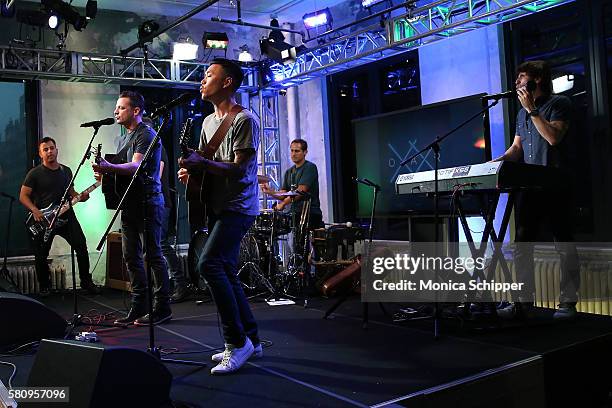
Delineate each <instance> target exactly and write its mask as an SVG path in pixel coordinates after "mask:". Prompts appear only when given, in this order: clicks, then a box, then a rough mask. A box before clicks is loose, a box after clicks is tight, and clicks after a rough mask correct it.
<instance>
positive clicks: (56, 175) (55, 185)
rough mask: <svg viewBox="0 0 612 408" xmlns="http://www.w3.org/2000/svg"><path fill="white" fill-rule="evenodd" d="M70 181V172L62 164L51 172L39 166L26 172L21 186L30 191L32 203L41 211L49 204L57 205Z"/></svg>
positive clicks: (68, 168)
mask: <svg viewBox="0 0 612 408" xmlns="http://www.w3.org/2000/svg"><path fill="white" fill-rule="evenodd" d="M70 180H72V170H70V167H68V166H64V165H63V164H61V165H60V167H59V168H58V169H57V170H52V169H50V168H48V167H46V166H44V165H43V164H39V165H38V166H36V167H34V168H33V169H32V170H30V171H29V172H28V174H27V175H26V177H25V180H24V181H23V185H24V186H26V187H30V188H31V189H32V196H31V198H32V202H33V203H34V204H35V205H36V207H38V209H40V210H42V209H44V208H46V207H48V206H49V205H50V204H59V202H60V200H61V199H62V195H63V194H64V192H65V191H66V188H67V187H68V183H70Z"/></svg>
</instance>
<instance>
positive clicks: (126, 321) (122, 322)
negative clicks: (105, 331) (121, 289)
mask: <svg viewBox="0 0 612 408" xmlns="http://www.w3.org/2000/svg"><path fill="white" fill-rule="evenodd" d="M144 314H145V312H144V311H141V310H137V309H133V308H132V309H130V311H129V312H128V314H127V316H125V317H122V318H120V319H117V320H115V322H114V323H113V324H115V325H117V326H128V325H130V324H132V323H134V321H136V319H138V318H140V317H142V316H144Z"/></svg>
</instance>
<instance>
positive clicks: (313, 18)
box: [302, 8, 333, 30]
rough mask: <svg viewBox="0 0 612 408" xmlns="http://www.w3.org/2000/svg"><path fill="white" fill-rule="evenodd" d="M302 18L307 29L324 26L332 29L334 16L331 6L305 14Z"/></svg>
mask: <svg viewBox="0 0 612 408" xmlns="http://www.w3.org/2000/svg"><path fill="white" fill-rule="evenodd" d="M302 20H303V21H304V26H305V27H306V29H307V30H310V29H313V28H316V27H322V26H325V27H327V28H328V29H331V28H332V21H333V18H332V15H331V11H329V8H326V9H323V10H319V11H315V12H313V13H307V14H304V16H303V17H302Z"/></svg>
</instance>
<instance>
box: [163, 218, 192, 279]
mask: <svg viewBox="0 0 612 408" xmlns="http://www.w3.org/2000/svg"><path fill="white" fill-rule="evenodd" d="M170 211H172V208H168V207H164V209H163V211H162V213H163V216H162V223H161V251H162V254H163V256H164V258H165V259H166V263H167V264H168V274H169V276H170V281H171V282H172V284H173V285H174V289H176V288H177V287H179V286H185V285H186V284H187V279H186V278H185V273H184V272H183V271H182V270H181V267H180V264H179V259H178V256H177V255H176V229H175V228H174V226H173V225H169V222H170V221H171V220H172V217H170Z"/></svg>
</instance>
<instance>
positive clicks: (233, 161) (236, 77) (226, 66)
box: [178, 59, 262, 374]
mask: <svg viewBox="0 0 612 408" xmlns="http://www.w3.org/2000/svg"><path fill="white" fill-rule="evenodd" d="M243 77H244V74H243V73H242V70H241V68H240V67H239V66H238V65H237V64H236V63H234V62H232V61H229V60H226V59H215V60H213V61H212V63H211V65H210V66H209V68H208V69H207V70H206V73H205V74H204V78H203V79H202V82H201V84H202V86H201V88H200V92H201V94H202V99H203V100H207V101H210V102H211V103H212V104H213V105H214V108H215V112H214V113H212V114H210V115H209V116H207V117H206V118H205V119H204V122H203V124H202V136H201V140H200V148H201V149H203V148H204V147H205V145H206V144H207V143H208V142H210V140H211V139H212V138H213V136H214V135H215V132H216V130H217V129H218V128H219V127H220V126H221V124H222V122H223V120H224V118H225V117H226V115H230V116H229V117H230V118H231V115H232V113H230V111H231V110H232V109H236V108H234V107H235V106H236V105H237V104H236V100H235V99H234V94H235V92H236V90H237V89H238V88H239V87H240V84H241V83H242V80H243ZM258 146H259V126H258V122H257V119H256V118H255V116H254V115H253V114H252V113H251V112H249V111H247V110H242V111H241V112H240V113H238V114H237V115H236V116H235V118H234V120H233V122H232V125H231V127H230V128H229V131H228V132H227V133H226V135H225V137H224V138H223V140H222V142H221V144H220V146H219V149H218V150H217V151H216V153H215V155H214V160H208V159H206V158H204V157H202V156H201V155H200V154H198V153H196V152H193V151H192V152H191V153H190V154H189V156H187V157H186V158H184V159H180V160H179V165H180V167H181V169H180V170H179V172H178V175H179V180H181V182H183V183H186V182H187V176H188V173H189V171H195V170H198V169H199V170H204V171H206V172H207V175H209V176H210V184H209V185H208V187H207V194H206V205H207V218H208V231H209V237H208V240H207V242H206V244H205V245H204V248H203V251H202V254H201V257H200V260H199V264H198V266H197V268H198V272H199V273H201V274H202V275H203V276H204V278H205V279H206V281H207V282H208V285H209V286H210V289H211V293H212V295H213V298H214V300H215V302H216V304H217V308H218V311H219V315H220V316H221V322H222V325H223V337H224V339H225V350H224V351H223V353H218V354H215V355H213V357H212V359H213V361H215V362H218V363H219V364H218V365H216V366H215V367H213V368H212V369H211V374H226V373H231V372H234V371H236V370H238V369H239V368H240V367H241V366H242V365H243V364H244V363H245V362H246V361H247V360H248V358H249V357H251V355H253V354H254V355H255V356H261V355H262V348H261V344H260V341H259V337H258V333H257V323H256V321H255V318H254V316H253V313H252V312H251V308H250V306H249V303H248V300H247V298H246V296H245V295H244V292H243V290H242V286H241V284H240V281H239V279H238V277H237V265H238V254H239V249H240V241H241V240H242V237H243V236H244V235H245V234H246V232H247V231H248V229H249V228H250V226H251V225H252V224H253V222H254V221H255V217H256V216H257V215H258V214H259V198H258V187H257V148H258Z"/></svg>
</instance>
